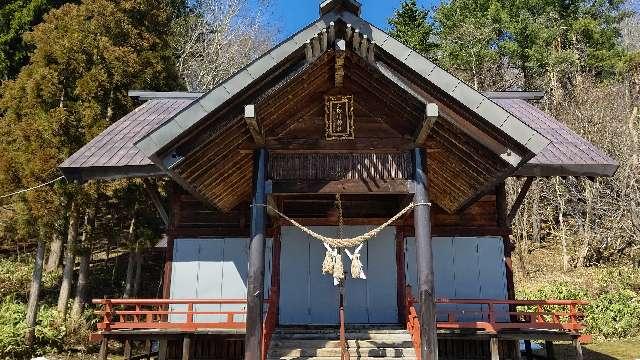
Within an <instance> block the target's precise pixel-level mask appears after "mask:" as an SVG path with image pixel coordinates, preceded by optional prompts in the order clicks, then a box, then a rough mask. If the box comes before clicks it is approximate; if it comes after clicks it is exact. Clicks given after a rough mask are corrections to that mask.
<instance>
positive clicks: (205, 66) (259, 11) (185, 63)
mask: <svg viewBox="0 0 640 360" xmlns="http://www.w3.org/2000/svg"><path fill="white" fill-rule="evenodd" d="M250 5H252V6H250ZM268 7H269V3H268V1H266V0H261V1H259V2H258V3H257V6H256V4H255V3H252V2H250V1H248V0H197V1H195V2H194V3H193V4H192V6H191V9H190V14H189V15H188V16H185V17H183V18H180V19H178V20H176V23H175V33H176V37H175V41H174V47H175V51H176V53H177V54H178V70H179V72H180V74H181V75H182V78H183V79H184V82H185V84H186V86H187V89H188V90H189V91H204V90H208V89H212V88H213V87H214V86H215V85H216V84H218V83H220V82H221V81H222V80H224V79H226V78H227V77H229V76H230V75H231V74H233V73H234V72H235V71H236V70H238V69H239V68H241V67H242V66H244V65H246V64H248V63H249V62H250V61H252V60H253V59H255V58H257V57H258V56H259V55H261V54H263V53H264V52H265V51H267V50H268V49H269V48H270V47H271V45H272V43H273V37H274V36H273V34H274V31H273V30H272V29H270V27H269V26H268V24H266V22H265V21H266V20H265V19H266V17H265V16H264V15H265V12H266V11H268Z"/></svg>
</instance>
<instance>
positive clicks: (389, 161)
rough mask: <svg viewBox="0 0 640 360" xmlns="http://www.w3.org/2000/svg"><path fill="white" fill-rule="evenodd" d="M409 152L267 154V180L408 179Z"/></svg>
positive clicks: (409, 176) (409, 175)
mask: <svg viewBox="0 0 640 360" xmlns="http://www.w3.org/2000/svg"><path fill="white" fill-rule="evenodd" d="M412 174H413V166H412V162H411V156H410V154H409V153H408V152H402V153H359V154H348V153H345V154H317V153H316V154H305V153H296V154H279V153H275V154H271V155H270V156H269V179H271V180H329V181H331V180H352V179H389V180H391V179H410V178H411V177H412Z"/></svg>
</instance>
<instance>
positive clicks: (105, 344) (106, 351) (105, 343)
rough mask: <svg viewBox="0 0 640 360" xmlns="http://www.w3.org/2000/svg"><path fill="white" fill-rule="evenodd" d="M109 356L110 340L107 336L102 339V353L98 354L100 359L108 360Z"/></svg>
mask: <svg viewBox="0 0 640 360" xmlns="http://www.w3.org/2000/svg"><path fill="white" fill-rule="evenodd" d="M108 356H109V339H107V337H106V336H104V337H103V338H102V342H101V343H100V353H99V354H98V359H100V360H107V357H108Z"/></svg>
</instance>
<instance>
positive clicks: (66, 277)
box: [58, 201, 78, 319]
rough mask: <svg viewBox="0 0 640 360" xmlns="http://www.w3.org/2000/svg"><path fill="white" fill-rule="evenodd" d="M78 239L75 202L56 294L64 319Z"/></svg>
mask: <svg viewBox="0 0 640 360" xmlns="http://www.w3.org/2000/svg"><path fill="white" fill-rule="evenodd" d="M77 239H78V206H77V204H76V202H75V201H73V202H72V203H71V210H70V214H69V232H68V235H67V250H66V253H65V257H64V270H63V272H62V285H61V286H60V293H59V294H58V312H59V313H60V314H62V318H63V319H64V318H65V317H66V315H67V302H68V301H69V296H70V295H71V285H72V283H73V268H74V267H75V262H76V260H75V254H74V252H75V246H76V240H77Z"/></svg>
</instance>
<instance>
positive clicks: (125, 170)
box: [58, 164, 167, 182]
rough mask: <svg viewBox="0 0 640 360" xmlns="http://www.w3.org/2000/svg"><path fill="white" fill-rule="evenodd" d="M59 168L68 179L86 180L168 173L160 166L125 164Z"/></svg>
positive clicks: (152, 175) (163, 174)
mask: <svg viewBox="0 0 640 360" xmlns="http://www.w3.org/2000/svg"><path fill="white" fill-rule="evenodd" d="M58 170H59V171H60V172H61V173H62V176H64V177H65V179H67V180H68V181H79V182H85V181H89V180H115V179H125V178H141V177H161V176H166V175H167V174H166V173H165V172H164V171H163V170H162V169H160V168H159V167H158V166H156V165H153V164H150V165H125V166H92V167H62V166H59V167H58Z"/></svg>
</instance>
